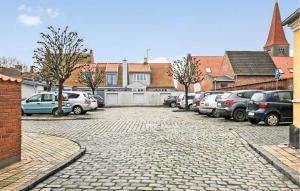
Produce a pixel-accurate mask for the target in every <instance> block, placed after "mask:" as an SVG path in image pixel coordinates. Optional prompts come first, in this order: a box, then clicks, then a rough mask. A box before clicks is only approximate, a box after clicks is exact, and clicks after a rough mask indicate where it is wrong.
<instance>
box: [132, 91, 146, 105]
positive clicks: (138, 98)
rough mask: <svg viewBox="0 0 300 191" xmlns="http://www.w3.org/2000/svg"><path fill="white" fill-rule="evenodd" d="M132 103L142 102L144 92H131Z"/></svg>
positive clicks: (141, 103) (138, 103) (139, 103)
mask: <svg viewBox="0 0 300 191" xmlns="http://www.w3.org/2000/svg"><path fill="white" fill-rule="evenodd" d="M133 103H134V104H135V105H143V104H144V93H133Z"/></svg>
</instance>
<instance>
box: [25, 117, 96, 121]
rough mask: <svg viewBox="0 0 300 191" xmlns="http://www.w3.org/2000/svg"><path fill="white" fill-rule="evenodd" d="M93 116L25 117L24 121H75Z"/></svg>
mask: <svg viewBox="0 0 300 191" xmlns="http://www.w3.org/2000/svg"><path fill="white" fill-rule="evenodd" d="M90 119H93V118H87V117H83V118H27V119H26V118H25V119H24V118H23V119H22V121H75V120H90Z"/></svg>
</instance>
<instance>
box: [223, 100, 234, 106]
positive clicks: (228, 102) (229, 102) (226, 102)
mask: <svg viewBox="0 0 300 191" xmlns="http://www.w3.org/2000/svg"><path fill="white" fill-rule="evenodd" d="M233 103H234V101H233V100H232V99H229V100H226V101H225V105H232V104H233Z"/></svg>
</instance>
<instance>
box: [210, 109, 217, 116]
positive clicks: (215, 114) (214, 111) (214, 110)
mask: <svg viewBox="0 0 300 191" xmlns="http://www.w3.org/2000/svg"><path fill="white" fill-rule="evenodd" d="M211 116H212V117H218V114H217V110H216V109H213V110H212V112H211Z"/></svg>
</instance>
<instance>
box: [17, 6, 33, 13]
mask: <svg viewBox="0 0 300 191" xmlns="http://www.w3.org/2000/svg"><path fill="white" fill-rule="evenodd" d="M18 10H19V11H24V12H30V11H31V7H30V6H28V5H25V4H22V5H20V6H19V7H18Z"/></svg>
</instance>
